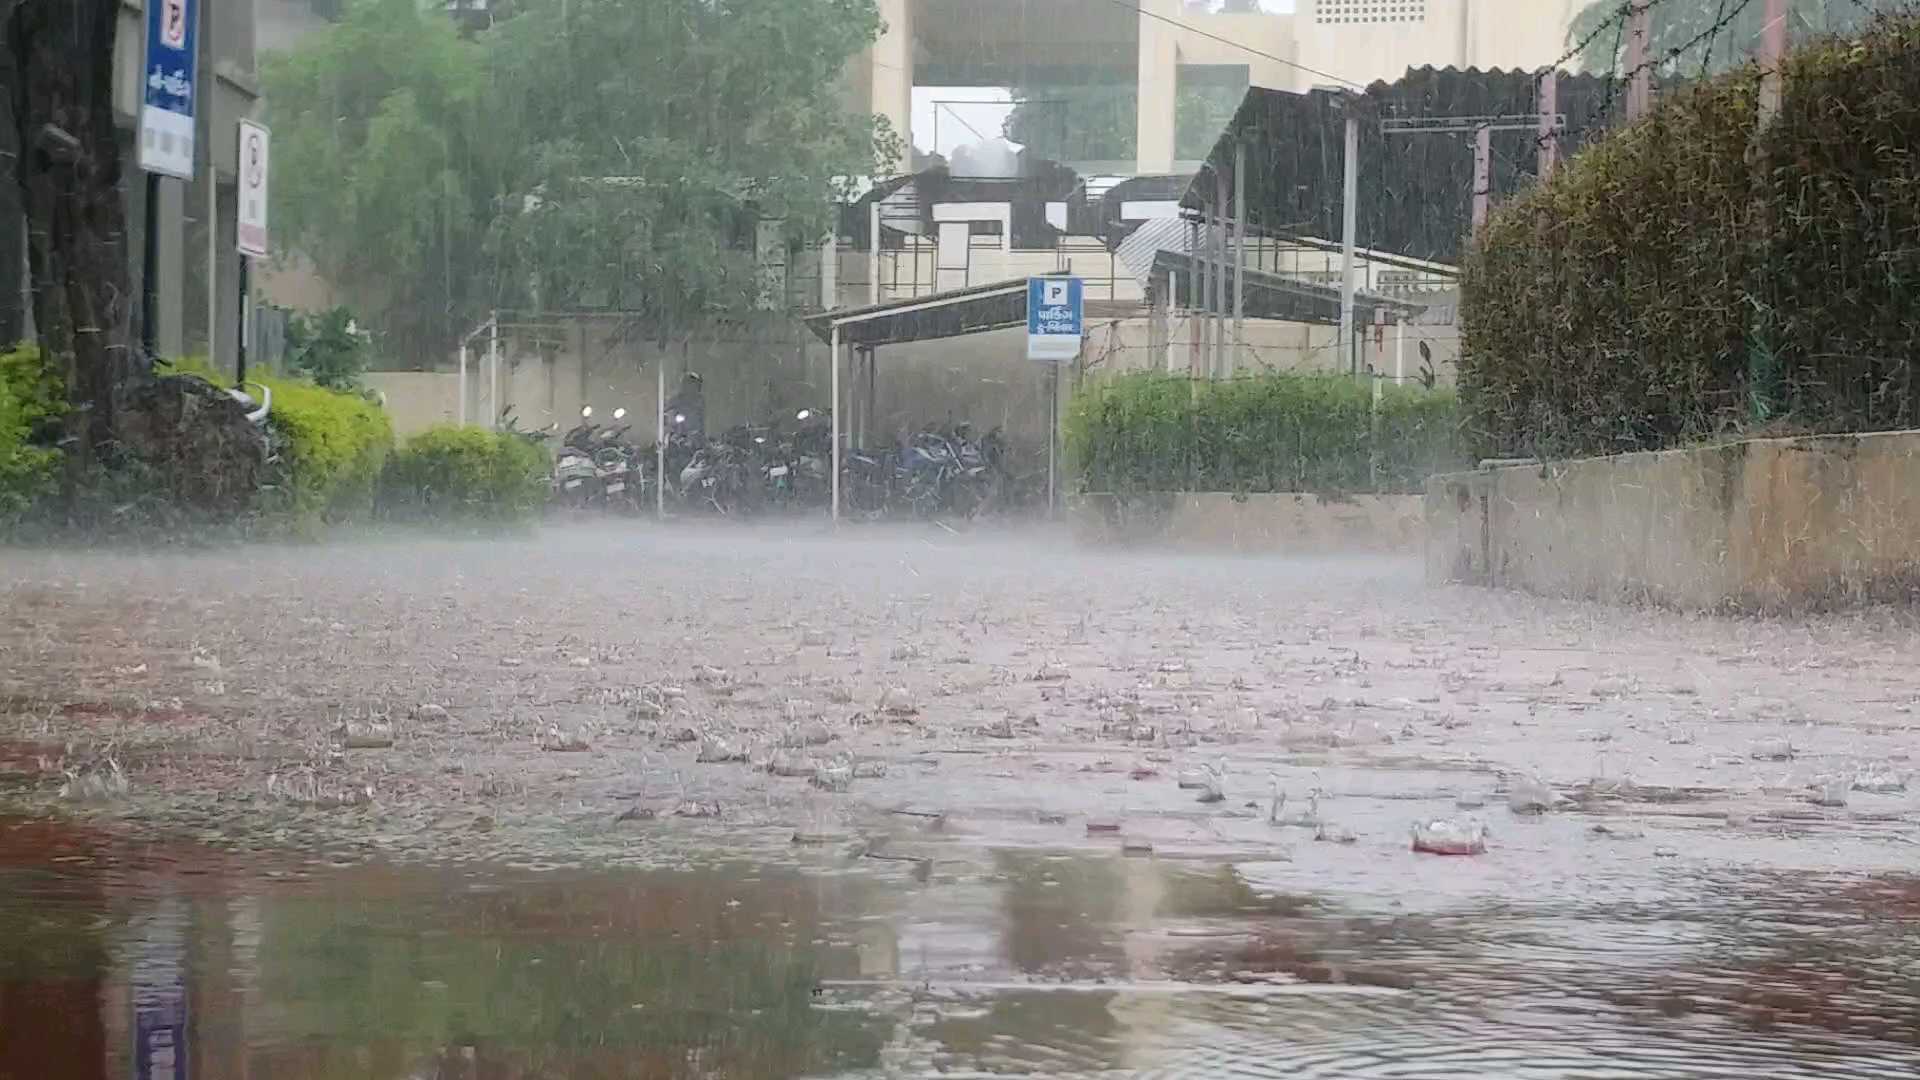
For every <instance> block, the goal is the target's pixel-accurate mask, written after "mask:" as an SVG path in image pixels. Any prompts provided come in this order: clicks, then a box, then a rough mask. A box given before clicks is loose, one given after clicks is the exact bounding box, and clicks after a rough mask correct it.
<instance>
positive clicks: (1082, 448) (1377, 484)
mask: <svg viewBox="0 0 1920 1080" xmlns="http://www.w3.org/2000/svg"><path fill="white" fill-rule="evenodd" d="M1457 409H1458V406H1457V401H1456V399H1455V397H1454V395H1453V394H1452V392H1450V391H1446V390H1425V389H1413V388H1403V387H1388V388H1385V389H1384V391H1383V393H1382V395H1381V399H1380V404H1379V408H1378V411H1377V412H1376V411H1375V409H1374V406H1373V390H1372V387H1371V386H1370V385H1368V384H1367V383H1365V382H1362V381H1359V380H1355V379H1350V378H1346V377H1342V376H1331V375H1261V376H1253V377H1248V378H1239V379H1230V380H1226V381H1223V382H1203V381H1195V380H1192V379H1187V378H1183V377H1176V376H1170V375H1160V374H1153V373H1140V374H1131V375H1122V376H1119V377H1116V378H1110V379H1105V380H1101V381H1098V382H1095V383H1092V384H1090V385H1089V386H1087V387H1086V388H1084V389H1083V390H1082V391H1081V392H1080V393H1079V394H1078V395H1077V396H1075V398H1074V399H1073V402H1072V404H1071V405H1070V406H1069V408H1068V414H1067V422H1066V437H1067V456H1068V462H1069V466H1070V467H1071V468H1072V469H1073V470H1074V471H1075V473H1076V474H1077V477H1078V483H1079V486H1080V488H1081V489H1082V490H1085V491H1103V492H1112V493H1115V494H1131V493H1138V492H1149V491H1233V492H1315V493H1320V494H1343V493H1354V492H1414V491H1419V490H1420V488H1421V485H1422V484H1424V482H1425V481H1426V478H1427V477H1428V476H1430V475H1432V474H1433V473H1435V472H1442V471H1447V470H1450V469H1456V468H1460V467H1462V466H1463V465H1464V464H1465V463H1466V459H1465V456H1464V454H1463V453H1462V450H1461V446H1460V440H1459V432H1458V428H1459V425H1458V417H1457Z"/></svg>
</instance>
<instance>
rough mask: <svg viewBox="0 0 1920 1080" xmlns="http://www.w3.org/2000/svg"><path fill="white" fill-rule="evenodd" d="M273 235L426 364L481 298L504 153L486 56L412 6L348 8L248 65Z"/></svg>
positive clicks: (448, 25)
mask: <svg viewBox="0 0 1920 1080" xmlns="http://www.w3.org/2000/svg"><path fill="white" fill-rule="evenodd" d="M262 80H263V83H264V87H265V96H266V100H267V109H268V119H269V121H270V122H271V123H272V125H273V137H274V146H273V151H274V182H273V201H274V205H273V221H274V227H275V228H276V230H278V231H279V233H280V234H281V235H282V236H283V237H285V239H286V245H287V247H289V248H291V249H293V250H295V251H297V252H299V253H300V254H301V255H303V256H305V257H306V258H308V259H311V260H312V261H313V264H314V266H315V268H316V269H317V270H318V271H319V273H320V275H321V276H322V277H324V278H325V279H326V280H327V281H328V283H329V284H330V285H332V286H333V287H334V288H335V289H336V290H338V291H339V293H340V294H341V295H342V296H343V297H344V298H345V299H346V300H347V302H348V306H350V307H352V308H353V309H354V310H356V311H360V312H363V313H364V314H365V315H366V316H367V318H368V320H369V321H370V322H371V323H372V324H373V325H374V326H377V327H378V328H379V329H380V330H381V331H382V333H383V337H384V339H385V341H386V343H387V345H388V348H389V349H390V350H392V351H393V352H394V354H395V355H399V356H408V355H412V356H422V355H430V354H432V353H434V352H437V351H439V345H440V344H441V343H443V342H445V341H447V340H448V339H450V338H451V337H452V336H453V335H455V334H456V333H458V332H459V331H460V329H461V328H462V327H463V326H464V325H465V324H466V323H467V322H469V321H477V318H476V317H475V316H474V314H473V313H474V311H476V310H477V309H481V308H485V307H486V306H488V304H489V301H490V300H491V299H492V298H493V296H492V290H491V289H490V287H489V286H490V282H489V280H488V277H489V275H488V273H487V266H486V262H485V258H484V242H485V239H486V235H487V230H488V228H489V227H490V226H491V223H492V208H493V206H494V204H495V202H496V200H497V197H498V194H499V193H500V191H501V189H502V182H503V173H504V169H505V162H506V161H507V160H508V159H510V158H511V156H512V154H513V150H512V148H510V147H507V146H505V145H502V144H501V143H500V142H498V141H497V140H495V139H493V138H491V137H489V136H490V131H489V128H488V126H487V125H486V124H485V123H484V119H485V113H486V110H487V107H488V102H487V100H486V95H487V91H488V89H489V87H488V81H487V72H486V57H485V53H484V51H483V50H482V48H481V46H480V45H478V44H477V43H475V42H472V41H467V40H463V39H462V38H461V37H460V35H459V33H458V32H457V30H456V27H455V24H454V22H453V20H451V19H449V18H447V17H446V16H445V15H444V14H442V13H438V12H433V11H425V12H423V11H422V10H421V5H420V4H419V3H417V2H416V0H358V2H356V3H355V4H353V5H352V6H351V7H350V8H349V9H348V10H347V11H346V13H345V16H344V18H343V19H342V21H341V22H339V23H337V24H335V25H333V26H331V27H328V28H326V29H325V30H322V31H319V32H317V33H314V34H311V35H309V36H308V37H306V38H304V39H302V41H301V44H300V47H299V48H298V49H297V50H295V51H294V52H292V53H289V54H285V55H279V56H270V57H268V58H267V59H266V61H265V62H264V63H263V64H262Z"/></svg>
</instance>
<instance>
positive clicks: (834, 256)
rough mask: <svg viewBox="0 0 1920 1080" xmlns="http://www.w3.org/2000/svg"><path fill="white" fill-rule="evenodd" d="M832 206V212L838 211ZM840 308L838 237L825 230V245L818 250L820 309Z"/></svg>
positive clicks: (833, 232)
mask: <svg viewBox="0 0 1920 1080" xmlns="http://www.w3.org/2000/svg"><path fill="white" fill-rule="evenodd" d="M839 208H840V207H839V204H838V203H835V204H834V212H836V213H837V212H838V211H839ZM838 306H840V236H839V233H838V232H836V231H835V230H834V229H828V230H827V240H826V244H825V245H824V246H823V247H821V249H820V307H821V308H822V309H823V310H827V311H831V310H833V309H834V308H836V307H838Z"/></svg>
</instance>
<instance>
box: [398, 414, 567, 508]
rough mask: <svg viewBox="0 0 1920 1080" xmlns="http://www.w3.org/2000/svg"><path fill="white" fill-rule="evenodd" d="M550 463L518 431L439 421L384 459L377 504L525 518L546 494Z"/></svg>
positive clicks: (540, 502) (542, 501) (540, 449)
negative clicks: (491, 429) (384, 463)
mask: <svg viewBox="0 0 1920 1080" xmlns="http://www.w3.org/2000/svg"><path fill="white" fill-rule="evenodd" d="M550 468H551V462H550V459H549V458H548V456H547V452H546V451H545V450H543V449H542V448H540V447H539V446H536V445H535V444H533V443H530V442H528V441H527V440H526V439H523V438H521V437H519V436H517V435H512V434H508V433H506V432H496V431H489V430H487V429H486V428H481V427H457V426H454V425H451V424H447V425H442V426H440V427H435V428H431V429H429V430H427V431H424V432H422V433H420V434H419V435H416V436H414V437H413V438H411V439H408V440H407V442H406V444H405V445H404V446H402V447H401V448H400V449H399V450H397V451H395V452H394V454H393V456H392V457H390V458H388V459H387V469H386V475H385V476H384V477H383V478H382V484H381V486H382V495H381V506H382V509H383V512H385V513H388V514H390V515H393V516H396V517H423V518H425V517H432V518H443V519H447V518H452V519H464V520H469V521H488V522H516V521H525V520H528V519H531V518H532V517H534V516H535V515H536V514H537V513H538V512H539V510H540V507H541V504H542V503H544V502H545V500H546V497H547V476H548V471H549V469H550Z"/></svg>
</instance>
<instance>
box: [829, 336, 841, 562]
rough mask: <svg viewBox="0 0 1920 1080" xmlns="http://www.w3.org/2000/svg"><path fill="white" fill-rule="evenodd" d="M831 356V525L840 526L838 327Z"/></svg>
mask: <svg viewBox="0 0 1920 1080" xmlns="http://www.w3.org/2000/svg"><path fill="white" fill-rule="evenodd" d="M827 349H828V351H829V352H831V353H832V354H833V357H832V364H831V366H832V368H833V377H832V383H833V390H832V394H833V408H831V409H828V410H827V415H828V416H829V417H831V418H832V421H833V422H832V425H831V426H832V428H833V515H832V516H833V523H834V524H835V525H838V524H840V327H839V326H837V325H836V326H835V327H834V328H833V334H832V338H831V341H830V342H829V344H828V345H827Z"/></svg>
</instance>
